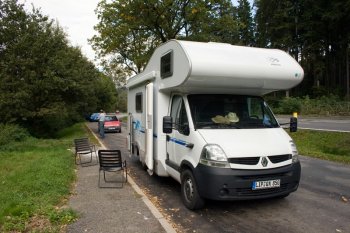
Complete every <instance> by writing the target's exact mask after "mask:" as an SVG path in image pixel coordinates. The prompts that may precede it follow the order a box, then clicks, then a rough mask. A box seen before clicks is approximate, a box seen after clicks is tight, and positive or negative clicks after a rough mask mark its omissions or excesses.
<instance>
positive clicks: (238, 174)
mask: <svg viewBox="0 0 350 233" xmlns="http://www.w3.org/2000/svg"><path fill="white" fill-rule="evenodd" d="M300 172H301V168H300V162H297V163H294V164H292V165H288V166H284V167H280V168H274V169H267V170H239V169H229V168H215V167H209V166H205V165H202V164H198V166H197V167H196V168H195V169H194V176H195V179H196V182H197V187H198V191H199V194H200V196H201V197H203V198H208V199H213V200H250V199H262V198H271V197H277V196H283V195H288V194H289V193H291V192H294V191H296V190H297V189H298V186H299V181H300ZM274 179H280V180H281V184H280V187H278V188H270V189H260V190H252V184H253V182H254V181H266V180H274Z"/></svg>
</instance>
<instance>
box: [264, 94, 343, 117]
mask: <svg viewBox="0 0 350 233" xmlns="http://www.w3.org/2000/svg"><path fill="white" fill-rule="evenodd" d="M266 100H267V102H268V103H269V104H270V106H271V107H272V108H273V111H274V113H276V114H291V113H293V112H298V113H300V114H302V115H347V116H350V102H348V101H342V100H341V99H340V98H339V97H337V96H335V95H328V96H322V97H320V98H317V99H310V98H309V96H304V97H302V98H293V97H289V98H283V99H276V98H272V97H271V96H270V97H268V98H266Z"/></svg>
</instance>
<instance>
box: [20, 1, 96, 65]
mask: <svg viewBox="0 0 350 233" xmlns="http://www.w3.org/2000/svg"><path fill="white" fill-rule="evenodd" d="M99 1H100V0H22V1H20V2H21V3H24V4H25V8H26V9H27V10H31V9H32V6H31V4H34V7H35V8H40V9H41V12H42V13H43V14H44V15H47V16H49V18H50V19H54V20H56V21H58V23H59V25H60V26H61V27H62V28H63V30H64V31H65V32H66V33H67V35H68V40H69V41H70V43H71V45H73V46H78V47H80V48H81V50H82V52H83V54H84V55H85V56H86V57H87V58H88V59H89V60H91V61H93V60H94V58H95V52H94V51H93V49H92V47H91V46H90V44H89V43H88V39H90V38H91V37H92V36H93V35H95V34H96V32H95V31H94V28H93V27H94V26H95V25H96V24H97V23H98V20H97V16H96V15H95V12H94V10H95V9H96V7H97V4H98V2H99Z"/></svg>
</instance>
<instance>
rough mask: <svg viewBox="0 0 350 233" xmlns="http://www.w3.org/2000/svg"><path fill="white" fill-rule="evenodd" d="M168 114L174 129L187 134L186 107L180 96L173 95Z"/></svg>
mask: <svg viewBox="0 0 350 233" xmlns="http://www.w3.org/2000/svg"><path fill="white" fill-rule="evenodd" d="M170 116H171V117H172V118H173V121H174V123H175V130H177V131H179V133H181V134H184V135H189V128H188V118H187V113H186V108H185V104H184V102H183V100H182V97H181V96H178V95H176V96H174V97H173V101H172V105H171V113H170Z"/></svg>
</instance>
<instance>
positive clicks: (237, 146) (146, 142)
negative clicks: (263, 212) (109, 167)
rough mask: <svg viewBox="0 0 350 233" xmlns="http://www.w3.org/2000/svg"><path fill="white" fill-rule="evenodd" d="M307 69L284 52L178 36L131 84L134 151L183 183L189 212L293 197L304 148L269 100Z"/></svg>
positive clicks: (148, 164) (149, 166)
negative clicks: (209, 203) (208, 202)
mask: <svg viewBox="0 0 350 233" xmlns="http://www.w3.org/2000/svg"><path fill="white" fill-rule="evenodd" d="M303 75H304V72H303V69H302V68H301V67H300V65H299V64H298V63H297V62H296V61H295V60H294V59H293V58H292V57H291V56H289V55H288V54H287V53H285V52H283V51H281V50H277V49H262V48H252V47H243V46H233V45H230V44H224V43H212V42H209V43H201V42H190V41H179V40H171V41H168V42H167V43H165V44H162V45H161V46H159V47H158V48H157V49H156V50H155V51H154V53H153V55H152V57H151V59H150V61H149V63H148V64H147V66H146V68H145V70H144V71H143V72H142V73H140V74H137V75H136V76H134V77H132V78H130V79H129V80H128V82H127V88H128V112H129V119H128V120H129V121H128V122H129V125H128V132H129V135H128V147H129V150H130V153H131V155H132V156H137V157H138V158H139V160H140V161H141V162H142V163H143V164H144V165H145V166H146V167H147V169H148V172H149V173H150V174H153V173H155V174H157V175H159V176H171V177H173V178H174V179H176V180H177V181H178V182H180V184H181V196H182V200H183V202H184V204H185V206H186V207H187V208H189V209H198V208H201V207H202V206H203V205H204V200H205V199H214V200H243V199H246V200H247V199H259V198H270V197H284V196H287V195H288V194H289V193H291V192H293V191H295V190H297V188H298V185H299V180H300V163H299V160H298V151H297V149H296V146H295V144H294V142H293V140H292V139H291V138H290V136H289V135H288V134H287V133H286V132H285V130H284V129H282V128H281V127H280V125H279V123H278V122H277V121H276V119H275V117H274V115H273V113H272V112H271V110H270V108H269V107H268V105H267V104H266V102H265V101H264V100H263V98H262V96H263V95H264V94H267V93H270V92H273V91H277V90H287V89H290V88H292V87H294V86H296V85H298V84H299V83H300V82H301V81H302V79H303ZM291 125H292V123H291ZM293 127H294V126H293Z"/></svg>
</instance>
